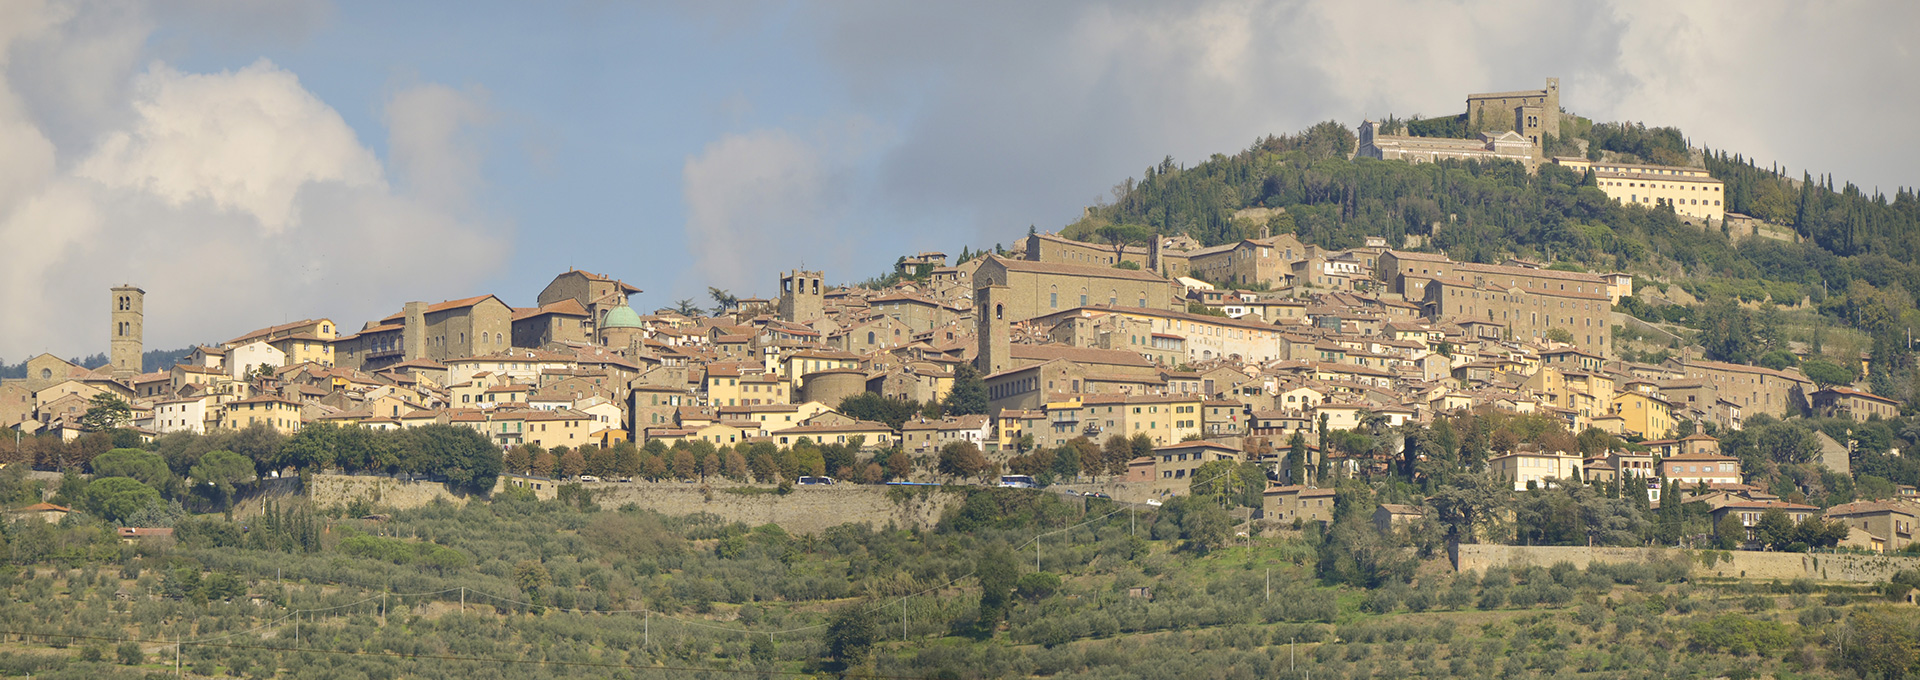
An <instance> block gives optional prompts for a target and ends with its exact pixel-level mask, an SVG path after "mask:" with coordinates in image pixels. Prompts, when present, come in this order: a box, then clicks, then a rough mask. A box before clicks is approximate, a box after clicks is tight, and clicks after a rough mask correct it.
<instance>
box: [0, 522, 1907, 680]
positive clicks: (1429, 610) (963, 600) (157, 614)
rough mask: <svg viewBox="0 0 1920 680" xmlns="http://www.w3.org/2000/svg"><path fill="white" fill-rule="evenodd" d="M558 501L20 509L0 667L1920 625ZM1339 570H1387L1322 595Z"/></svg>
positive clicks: (1678, 650) (1805, 672)
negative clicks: (131, 540) (118, 527)
mask: <svg viewBox="0 0 1920 680" xmlns="http://www.w3.org/2000/svg"><path fill="white" fill-rule="evenodd" d="M568 499H569V500H568V501H566V502H559V501H551V502H538V501H533V500H531V499H526V498H514V497H508V498H501V499H496V500H495V501H493V502H492V503H490V504H488V503H476V504H474V505H471V506H467V507H458V508H456V507H451V506H443V507H432V508H425V509H421V510H414V511H405V512H397V513H393V514H392V515H391V516H390V517H388V518H386V519H378V520H376V519H367V520H361V519H352V518H344V517H334V516H330V515H328V514H325V513H321V514H311V513H309V512H307V511H305V510H301V509H281V510H279V511H277V512H275V513H273V514H271V515H270V516H269V517H264V518H257V519H255V520H253V521H252V522H251V523H250V525H249V526H245V527H242V526H238V525H233V524H229V523H227V522H225V521H224V520H219V519H199V520H187V521H184V522H182V523H180V524H179V525H178V526H176V532H177V535H178V538H179V540H178V542H177V544H174V545H171V546H161V545H157V544H149V545H142V546H137V547H136V546H132V545H124V544H121V543H120V542H119V541H117V540H115V539H114V537H112V536H111V535H110V534H108V533H105V532H103V525H95V524H90V523H87V522H82V521H71V520H70V522H69V524H71V526H57V527H56V526H52V525H37V524H36V525H26V524H16V525H13V526H11V527H9V529H8V531H7V534H6V538H7V541H8V543H7V549H8V552H7V553H6V554H8V555H10V558H9V566H8V567H7V568H6V569H5V571H4V572H0V574H3V575H4V576H0V588H3V589H4V590H5V593H6V597H5V598H4V604H0V631H4V636H5V637H4V643H0V674H9V675H18V674H22V673H26V672H31V673H33V675H35V676H36V677H47V678H59V677H74V678H78V677H88V678H117V677H143V676H144V675H146V674H147V673H150V672H170V671H171V665H172V664H173V662H174V656H173V648H172V647H171V645H170V641H172V640H175V639H179V640H185V641H188V642H189V644H186V645H185V646H184V652H183V654H182V655H181V664H182V666H183V667H184V668H185V670H186V671H187V672H188V674H189V675H194V676H233V677H295V678H306V677H316V678H317V677H368V678H395V677H425V678H440V677H463V678H464V677H473V678H491V677H502V678H504V677H514V678H522V677H561V676H566V677H577V676H607V677H686V676H687V675H689V674H691V673H694V672H695V670H696V669H711V670H715V671H720V670H729V671H745V672H747V673H748V674H749V675H762V676H773V675H783V674H798V673H813V672H828V671H839V670H848V671H851V672H852V673H853V674H855V675H863V674H877V675H880V676H889V677H946V678H986V677H1009V676H1044V677H1061V678H1083V677H1084V678H1094V677H1099V678H1191V677H1229V678H1231V677H1278V678H1295V677H1306V675H1307V673H1308V672H1311V673H1312V675H1313V677H1317V678H1362V677H1490V676H1496V675H1498V676H1502V677H1546V676H1554V677H1587V678H1628V677H1648V676H1649V675H1650V674H1651V675H1654V676H1660V677H1702V678H1705V677H1722V676H1726V677H1759V676H1773V677H1836V676H1837V677H1847V676H1850V675H1851V674H1852V673H1851V671H1850V670H1848V669H1849V668H1852V667H1855V666H1861V665H1862V664H1866V663H1869V662H1872V661H1874V660H1879V659H1882V657H1883V656H1885V655H1887V654H1896V655H1897V653H1898V650H1897V649H1893V650H1891V651H1889V650H1876V649H1872V648H1866V647H1865V646H1864V645H1863V644H1862V642H1861V641H1862V640H1865V639H1867V638H1868V637H1869V636H1874V635H1878V636H1883V637H1885V636H1892V637H1888V638H1886V640H1887V641H1886V644H1887V645H1898V644H1908V645H1911V643H1912V635H1911V631H1912V628H1913V626H1914V625H1915V624H1920V618H1916V615H1915V613H1914V612H1913V611H1912V610H1911V608H1910V607H1908V608H1902V609H1897V610H1895V609H1888V608H1886V607H1885V606H1884V605H1883V604H1882V602H1883V600H1882V598H1881V597H1880V595H1879V594H1878V593H1876V592H1868V591H1863V590H1859V589H1849V588H1845V587H1832V586H1815V585H1813V584H1811V583H1788V584H1752V583H1748V584H1729V583H1714V582H1705V581H1702V580H1699V579H1691V578H1689V577H1688V569H1689V564H1690V563H1689V562H1687V561H1686V560H1685V559H1679V560H1676V561H1673V562H1656V563H1651V564H1645V565H1627V566H1611V567H1606V566H1602V567H1595V568H1593V569H1590V570H1586V571H1581V570H1577V569H1572V568H1570V567H1568V566H1566V565H1558V566H1553V567H1551V568H1530V569H1524V570H1514V571H1509V570H1502V569H1495V570H1491V571H1489V572H1487V573H1484V574H1479V573H1466V574H1460V575H1455V574H1453V573H1452V572H1451V569H1449V568H1448V567H1447V565H1446V563H1445V562H1444V560H1443V559H1442V558H1440V557H1438V556H1437V555H1433V554H1430V553H1429V554H1422V553H1421V551H1420V549H1419V548H1418V547H1416V546H1415V545H1414V542H1413V541H1410V540H1409V539H1408V537H1404V536H1402V537H1393V536H1378V537H1376V538H1375V539H1373V540H1374V541H1375V542H1373V543H1368V544H1366V545H1365V546H1361V547H1359V548H1358V549H1356V546H1355V545H1347V546H1346V547H1341V548H1338V549H1333V548H1329V547H1328V546H1329V545H1331V544H1332V543H1333V542H1338V541H1342V540H1346V539H1339V538H1334V537H1332V536H1322V535H1321V533H1320V532H1318V531H1314V530H1308V531H1304V532H1297V531H1282V532H1280V533H1279V534H1278V535H1271V536H1260V537H1255V538H1253V539H1252V540H1251V541H1249V540H1248V539H1246V538H1242V537H1235V536H1233V535H1232V529H1233V528H1234V524H1233V523H1232V521H1231V520H1229V519H1228V518H1227V517H1226V515H1225V513H1224V512H1222V511H1221V510H1220V509H1219V508H1217V507H1211V506H1207V505H1205V504H1195V503H1184V504H1172V505H1169V506H1167V507H1164V508H1161V509H1159V510H1157V511H1153V512H1145V511H1129V510H1127V509H1125V508H1122V507H1119V506H1114V505H1110V504H1108V503H1106V502H1104V501H1097V500H1090V501H1088V502H1087V505H1086V507H1085V509H1082V508H1081V507H1080V505H1079V503H1078V502H1072V503H1069V502H1063V501H1062V500H1061V498H1060V497H1058V496H1053V495H1048V494H1042V493H1039V492H1032V491H1021V490H981V491H975V492H972V496H971V497H970V498H969V499H968V501H967V502H966V503H965V504H964V505H962V506H961V507H959V508H957V509H956V510H955V512H954V513H953V514H952V515H951V516H949V517H948V519H947V520H946V522H944V523H943V525H942V526H941V528H940V530H938V531H933V532H908V531H891V530H886V531H873V530H870V529H867V528H865V527H864V526H853V525H848V526H844V527H840V528H836V529H833V530H830V531H828V532H825V533H824V534H823V535H820V536H791V535H787V534H786V533H785V532H782V531H780V530H779V529H778V528H775V527H772V526H765V527H757V528H751V527H747V526H744V525H722V524H719V523H717V522H715V521H712V520H710V519H703V518H701V517H698V516H696V517H688V518H667V517H661V516H658V515H653V514H651V513H645V512H639V511H633V510H613V509H601V508H596V507H594V506H593V505H592V503H591V502H590V500H589V499H586V498H584V497H582V496H580V495H578V494H569V495H568ZM1340 531H1342V530H1338V529H1337V530H1335V532H1333V533H1336V534H1337V533H1340ZM1036 546H1037V550H1036ZM1036 555H1037V556H1038V559H1039V561H1038V564H1036V563H1035V556H1036ZM1342 560H1359V561H1361V562H1364V563H1366V564H1367V565H1381V564H1385V563H1389V562H1391V563H1394V564H1397V565H1399V566H1394V567H1392V568H1395V569H1399V568H1404V569H1406V575H1407V576H1409V577H1410V579H1409V580H1406V581H1400V580H1387V581H1383V582H1381V583H1379V584H1377V587H1373V588H1368V587H1365V586H1355V585H1332V584H1331V583H1332V581H1330V580H1329V578H1330V577H1335V575H1336V574H1339V573H1343V570H1347V569H1350V568H1353V567H1352V566H1351V565H1343V564H1341V563H1340V562H1341V561H1342ZM1135 588H1145V589H1147V591H1148V592H1150V596H1140V597H1135V596H1132V594H1143V593H1140V591H1136V590H1133V589H1135ZM983 595H992V596H991V597H983ZM1143 595H1144V594H1143ZM983 599H984V600H985V601H984V602H983ZM463 600H464V607H463V605H462V602H463ZM903 615H904V626H905V628H904V630H903V629H902V624H903ZM1900 636H1906V637H1900ZM1842 637H1846V638H1847V639H1849V640H1852V641H1853V642H1851V643H1850V644H1851V645H1852V646H1851V647H1850V649H1852V650H1855V651H1852V652H1849V654H1852V655H1853V656H1848V655H1843V654H1841V653H1840V652H1839V651H1838V649H1837V645H1835V644H1834V642H1835V641H1836V640H1838V639H1841V638H1842ZM1903 649H1904V648H1903ZM1855 657H1858V658H1855ZM715 677H718V676H715Z"/></svg>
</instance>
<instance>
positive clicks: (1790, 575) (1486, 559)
mask: <svg viewBox="0 0 1920 680" xmlns="http://www.w3.org/2000/svg"><path fill="white" fill-rule="evenodd" d="M1451 551H1452V553H1453V555H1452V556H1453V563H1454V568H1455V569H1456V570H1458V571H1469V570H1472V571H1484V570H1486V569H1487V568H1489V567H1504V566H1516V565H1533V566H1542V567H1546V566H1552V565H1554V564H1556V563H1559V562H1567V563H1570V564H1572V565H1573V566H1575V567H1579V568H1582V569H1584V568H1586V567H1587V565H1589V564H1592V563H1595V562H1606V563H1622V562H1645V561H1649V560H1653V559H1659V558H1667V559H1671V558H1673V557H1679V556H1684V557H1687V558H1688V559H1690V560H1692V561H1693V563H1694V565H1693V574H1694V575H1696V576H1711V577H1718V578H1737V579H1747V580H1760V581H1772V580H1779V581H1791V580H1794V579H1802V578H1804V579H1812V580H1815V581H1842V582H1851V583H1877V582H1881V581H1885V580H1887V579H1888V578H1891V577H1892V576H1893V575H1894V573H1896V572H1899V571H1900V570H1902V569H1920V557H1907V556H1895V555H1875V554H1857V553H1786V552H1756V551H1745V550H1734V551H1726V552H1722V551H1716V552H1717V554H1718V555H1720V558H1719V559H1716V560H1714V564H1713V566H1710V567H1709V566H1705V565H1704V562H1705V560H1703V559H1701V556H1702V555H1704V553H1696V552H1693V551H1685V550H1677V549H1667V548H1589V547H1584V546H1517V545H1483V544H1463V545H1459V546H1455V547H1453V548H1452V549H1451Z"/></svg>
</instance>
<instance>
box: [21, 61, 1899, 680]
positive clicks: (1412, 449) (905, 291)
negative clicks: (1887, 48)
mask: <svg viewBox="0 0 1920 680" xmlns="http://www.w3.org/2000/svg"><path fill="white" fill-rule="evenodd" d="M1560 95H1561V92H1560V88H1559V83H1558V81H1557V80H1556V79H1548V80H1547V82H1546V86H1545V88H1543V89H1541V90H1527V91H1517V92H1496V93H1487V94H1472V95H1468V96H1467V98H1466V106H1465V111H1464V112H1463V113H1460V114H1457V115H1450V116H1442V117H1439V118H1427V119H1414V120H1401V119H1398V118H1394V117H1391V116H1388V117H1386V118H1384V119H1382V120H1367V121H1362V122H1361V123H1360V124H1359V125H1358V126H1357V127H1355V128H1349V127H1347V126H1345V125H1343V124H1340V123H1331V122H1330V123H1322V124H1320V125H1317V126H1315V127H1313V128H1311V129H1309V130H1307V131H1305V132H1302V133H1300V134H1299V135H1294V136H1284V137H1267V138H1264V139H1261V140H1258V141H1257V142H1256V143H1255V144H1254V146H1253V147H1252V148H1250V149H1248V150H1246V151H1244V152H1240V153H1237V154H1235V155H1233V156H1225V155H1217V156H1215V157H1213V158H1212V159H1209V160H1208V161H1206V162H1204V163H1201V164H1199V165H1196V166H1194V167H1190V168H1189V167H1181V166H1176V165H1174V164H1173V163H1172V161H1171V159H1169V160H1168V161H1166V162H1163V163H1161V164H1160V165H1158V166H1154V167H1151V168H1149V169H1148V171H1147V173H1146V174H1145V176H1143V177H1142V178H1141V179H1140V180H1139V181H1138V182H1137V183H1136V182H1135V181H1134V180H1128V181H1127V182H1126V183H1125V184H1124V185H1122V186H1121V187H1116V191H1115V201H1114V202H1113V203H1111V204H1106V203H1103V204H1099V205H1095V206H1092V207H1089V208H1087V209H1086V210H1085V211H1084V213H1083V216H1082V218H1081V219H1080V220H1078V221H1075V222H1073V223H1071V224H1067V225H1062V226H1061V227H1059V228H1058V229H1057V230H1049V231H1043V230H1041V229H1038V228H1029V229H1028V231H1027V233H1026V234H1025V235H1024V236H1020V237H1019V238H1018V239H1017V240H1015V241H1012V242H1011V243H1010V244H1007V245H995V246H994V247H992V248H990V249H987V250H983V251H975V250H973V248H972V247H971V246H965V245H963V247H962V248H961V249H960V251H959V253H958V254H957V255H951V256H950V255H949V254H948V253H945V252H933V251H927V252H913V253H903V254H900V255H899V256H898V258H897V259H896V261H895V262H894V264H893V267H892V269H891V271H886V272H827V271H818V270H810V269H806V268H804V267H800V268H795V269H790V270H786V271H768V272H765V273H764V277H765V278H764V284H765V285H766V286H767V288H765V289H759V290H747V291H740V294H735V292H733V291H727V290H720V289H709V291H708V298H710V300H693V299H686V300H679V301H676V302H674V303H672V304H670V305H666V306H658V305H649V304H644V303H643V302H642V300H643V299H644V298H643V296H644V295H645V292H644V291H642V290H641V289H640V287H639V286H636V285H633V284H632V283H629V282H628V281H629V280H632V279H631V277H632V276H633V275H632V274H629V273H627V272H588V271H580V270H577V269H569V270H567V271H564V272H559V273H557V274H556V275H554V276H553V278H552V279H551V281H550V282H549V283H547V284H546V285H545V286H544V287H543V288H541V289H540V290H538V291H532V290H521V291H499V294H497V295H496V294H479V293H482V291H474V292H475V293H476V294H474V295H472V296H469V297H463V298H459V299H452V300H433V299H427V300H417V299H407V298H406V297H405V296H404V293H402V294H399V295H396V298H395V299H394V300H392V301H391V303H390V304H391V305H392V306H391V307H390V308H389V310H388V313H386V314H384V315H382V316H379V317H378V318H365V319H361V318H355V319H346V318H313V319H303V320H299V321H293V322H289V323H280V324H273V325H267V326H263V327H260V328H256V329H254V330H250V331H247V332H245V333H241V334H238V335H235V336H233V337H231V338H228V339H225V340H221V341H216V342H206V343H203V344H198V345H196V346H194V347H192V348H191V349H190V350H187V351H186V352H185V355H184V356H183V357H181V358H179V359H178V360H177V361H175V360H172V359H167V360H163V361H161V362H159V363H163V364H166V365H143V362H148V361H152V360H153V356H154V355H151V354H146V353H144V350H145V349H146V347H145V345H146V342H145V337H146V333H145V330H146V326H147V322H148V321H149V319H148V317H147V309H148V307H147V302H148V301H149V300H148V296H149V295H152V296H155V297H156V298H157V297H160V296H171V295H179V294H180V293H177V292H175V291H173V290H170V289H167V288H165V287H162V286H160V285H154V287H153V289H152V290H148V289H145V288H142V287H141V286H139V285H133V284H131V283H129V284H125V285H120V286H115V287H112V288H111V289H109V290H108V291H107V292H108V297H107V300H106V305H105V307H106V309H105V310H95V312H96V313H97V312H98V311H104V312H105V314H104V316H105V318H106V321H107V325H106V327H105V331H106V333H105V335H106V339H107V341H108V347H109V352H108V353H107V355H106V357H105V361H104V362H98V361H92V360H88V361H85V362H81V361H76V360H66V359H61V358H59V357H58V356H55V355H53V354H42V355H40V356H36V357H33V358H31V359H28V360H26V361H25V362H24V363H23V364H18V365H14V366H0V370H7V371H9V373H8V375H10V376H18V377H9V378H6V379H4V380H0V426H5V427H8V428H10V429H12V430H14V432H13V434H14V436H13V437H10V438H5V439H0V510H4V512H5V518H6V521H4V522H0V592H4V593H6V595H7V597H4V598H0V619H4V620H6V621H8V622H9V623H7V624H6V625H5V626H3V628H4V629H5V630H4V632H6V633H7V634H8V635H9V636H12V637H9V638H8V639H9V643H8V645H9V650H8V651H4V652H0V668H4V669H5V670H3V671H0V674H11V673H14V672H15V671H16V670H17V671H19V672H23V673H36V672H37V673H39V674H41V675H44V676H48V677H69V676H73V675H76V674H88V675H92V676H95V677H123V676H124V677H151V673H152V672H154V671H160V670H169V669H170V671H171V672H172V673H174V674H177V675H180V676H182V677H186V676H187V675H188V674H189V673H191V674H192V675H197V676H205V677H216V676H222V675H225V676H232V677H282V676H287V677H308V676H314V677H319V676H322V675H326V676H329V677H331V676H333V675H342V676H345V675H353V676H355V677H359V676H366V677H415V676H418V677H450V676H481V675H485V674H487V673H492V674H495V675H499V674H501V670H500V669H502V668H512V669H514V670H513V673H514V675H515V677H520V676H522V675H525V676H526V677H547V676H555V677H558V676H560V675H568V676H571V675H573V674H577V673H579V672H581V671H582V670H585V669H593V670H592V671H589V672H601V673H605V674H609V675H619V676H621V677H628V676H631V677H656V676H657V677H681V676H683V675H685V674H687V673H688V672H689V671H692V672H704V671H715V672H733V673H753V674H776V673H785V674H794V675H801V674H809V675H810V674H823V675H824V674H835V673H839V674H847V675H854V676H857V675H861V674H869V673H870V674H872V675H873V676H875V677H918V676H921V675H926V676H928V677H951V678H963V677H1015V676H1047V677H1092V676H1094V675H1095V674H1098V675H1100V676H1101V677H1152V678H1162V677H1164V678H1184V677H1196V676H1199V677H1236V676H1238V675H1261V676H1263V677H1276V678H1299V677H1308V678H1312V677H1473V676H1493V675H1499V676H1501V677H1546V676H1549V675H1551V676H1553V677H1601V678H1628V677H1634V678H1637V677H1646V676H1650V675H1651V676H1659V677H1764V676H1772V677H1843V676H1851V675H1857V676H1859V677H1881V676H1889V677H1895V676H1901V674H1902V673H1906V672H1920V661H1916V657H1915V655H1914V653H1913V650H1914V649H1916V648H1920V647H1917V646H1916V645H1920V641H1916V640H1917V637H1916V635H1915V633H1914V632H1913V631H1915V630H1920V628H1916V627H1915V625H1914V618H1913V615H1912V611H1913V609H1912V604H1913V603H1914V602H1915V601H1916V598H1915V594H1914V591H1915V590H1916V589H1920V544H1917V543H1915V541H1914V526H1915V524H1916V523H1917V522H1920V490H1916V485H1920V461H1915V460H1913V459H1912V458H1911V457H1910V456H1903V455H1902V448H1907V449H1909V450H1910V449H1911V448H1912V447H1913V446H1916V445H1920V424H1917V423H1916V418H1915V416H1914V415H1913V414H1914V411H1913V408H1912V402H1913V401H1916V400H1920V396H1917V395H1920V366H1916V363H1920V362H1916V360H1915V356H1914V353H1913V351H1912V344H1911V340H1910V339H1908V340H1906V341H1905V342H1904V343H1903V342H1902V338H1901V336H1900V333H1901V331H1902V330H1904V328H1903V327H1904V326H1906V325H1909V324H1911V323H1915V322H1920V311H1916V310H1915V309H1914V305H1913V299H1912V297H1911V295H1909V294H1908V293H1907V292H1906V291H1908V290H1910V289H1920V265H1916V264H1915V263H1914V262H1913V261H1912V253H1914V252H1920V200H1916V196H1915V194H1914V193H1912V192H1911V191H1909V190H1904V189H1903V190H1900V191H1899V192H1898V193H1897V194H1896V196H1895V197H1894V198H1893V199H1892V201H1891V202H1889V201H1887V200H1886V198H1885V197H1884V196H1877V195H1876V196H1873V197H1871V198H1869V197H1866V196H1864V195H1863V194H1862V193H1861V192H1859V191H1858V190H1857V189H1856V188H1855V187H1852V186H1851V185H1848V186H1847V187H1846V188H1845V189H1843V190H1839V191H1836V190H1835V189H1834V188H1833V187H1832V181H1831V178H1822V179H1821V180H1815V179H1813V178H1812V177H1811V176H1807V177H1805V178H1803V179H1802V180H1800V181H1799V182H1797V183H1796V182H1795V181H1794V180H1792V179H1791V178H1788V177H1785V176H1784V173H1782V172H1780V171H1779V170H1777V169H1763V168H1760V167H1759V166H1758V165H1756V164H1754V163H1753V162H1752V161H1750V160H1747V159H1744V158H1740V157H1738V156H1729V155H1728V154H1726V153H1725V152H1718V153H1716V152H1712V151H1710V150H1705V149H1700V150H1696V149H1693V148H1691V147H1690V146H1689V145H1688V144H1687V143H1686V142H1685V141H1684V137H1683V136H1681V135H1680V134H1679V133H1678V131H1677V130H1673V129H1670V128H1657V129H1654V130H1651V131H1650V130H1647V129H1646V128H1644V126H1638V125H1634V124H1602V125H1599V126H1596V125H1593V124H1592V123H1591V122H1590V121H1586V120H1585V119H1581V118H1579V117H1577V116H1574V115H1572V114H1570V113H1568V112H1567V111H1566V110H1565V109H1563V108H1562V107H1561V103H1560ZM1696 151H1698V153H1696ZM1790 192H1798V199H1797V201H1795V200H1793V199H1791V198H1789V196H1790V195H1791V193H1790ZM1742 211H1749V212H1742ZM1789 224H1790V225H1791V226H1788V225H1789ZM876 273H878V274H880V275H879V276H875V277H873V278H865V279H863V277H866V276H872V275H874V274H876ZM1829 280H1831V281H1832V283H1833V288H1834V290H1833V291H1832V292H1829V290H1828V282H1829ZM528 300H531V303H530V304H524V306H516V304H515V303H525V302H527V301H528ZM209 333H210V332H209ZM222 334H224V333H222ZM161 354H163V355H164V354H168V353H167V352H163V353H161ZM82 363H85V364H86V365H82ZM96 363H98V364H99V365H93V364H96ZM148 369H157V370H148ZM1402 611H1404V612H1406V613H1407V615H1406V616H1404V617H1402V616H1395V615H1396V614H1398V613H1400V612H1402ZM390 616H391V617H393V621H392V625H390V623H389V617H390ZM59 673H66V675H59ZM123 673H124V674H125V675H122V674H123ZM135 673H140V674H144V675H134V674H135Z"/></svg>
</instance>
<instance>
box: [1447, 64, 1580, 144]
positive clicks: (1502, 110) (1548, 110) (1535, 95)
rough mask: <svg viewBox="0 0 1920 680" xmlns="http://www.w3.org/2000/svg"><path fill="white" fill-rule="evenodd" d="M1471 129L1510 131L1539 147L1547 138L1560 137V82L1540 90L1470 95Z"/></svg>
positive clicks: (1468, 98) (1468, 112) (1469, 127)
mask: <svg viewBox="0 0 1920 680" xmlns="http://www.w3.org/2000/svg"><path fill="white" fill-rule="evenodd" d="M1467 129H1468V130H1470V131H1473V132H1503V131H1510V132H1514V133H1516V134H1518V135H1519V136H1520V137H1522V138H1524V139H1526V140H1527V141H1528V142H1529V143H1530V144H1532V145H1533V146H1539V145H1540V142H1541V137H1542V136H1543V135H1558V134H1560V79H1559V78H1548V79H1547V86H1546V87H1545V88H1542V89H1538V90H1518V91H1514V92H1484V93H1479V94H1470V95H1467Z"/></svg>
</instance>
